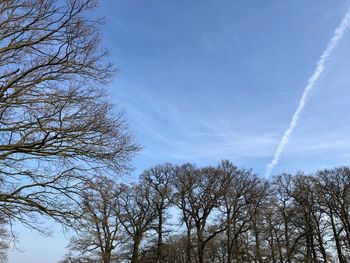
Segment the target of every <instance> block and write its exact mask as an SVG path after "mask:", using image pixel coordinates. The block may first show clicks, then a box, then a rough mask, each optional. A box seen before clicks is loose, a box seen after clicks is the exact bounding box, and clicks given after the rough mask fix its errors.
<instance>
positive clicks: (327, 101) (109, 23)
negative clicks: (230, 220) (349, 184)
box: [9, 0, 350, 263]
mask: <svg viewBox="0 0 350 263" xmlns="http://www.w3.org/2000/svg"><path fill="white" fill-rule="evenodd" d="M349 4H350V1H347V0H339V1H334V0H318V1H311V0H306V1H305V0H293V1H279V0H267V1H257V0H255V1H247V0H221V1H215V0H204V1H203V0H192V1H184V0H176V1H175V0H173V1H170V0H149V1H135V0H131V1H130V0H115V1H111V0H109V1H108V0H105V1H101V2H100V5H99V7H98V9H97V11H96V16H104V17H106V24H105V25H104V26H103V27H102V34H101V38H102V45H103V46H104V47H106V48H108V49H109V50H110V57H109V60H110V61H111V62H113V64H114V65H115V66H116V67H117V68H118V72H117V74H116V76H115V77H114V79H113V82H112V83H111V84H109V85H108V86H107V87H106V89H107V91H108V92H109V93H110V94H111V101H113V102H114V103H116V104H118V105H119V107H121V108H123V109H124V110H125V112H126V117H127V120H128V122H129V123H130V128H131V131H132V133H134V134H135V138H136V141H137V142H138V143H139V144H140V145H142V146H143V148H144V149H143V151H142V152H140V153H139V154H138V155H137V156H136V157H135V159H134V161H133V162H132V164H133V166H134V167H135V170H134V172H133V174H132V175H131V178H136V177H137V175H138V174H139V173H140V172H141V171H142V170H144V169H146V168H149V167H151V166H153V165H156V164H159V163H163V162H172V163H183V162H194V163H196V164H198V165H199V166H202V165H209V164H216V163H217V162H219V161H220V160H221V159H229V160H231V161H233V163H235V164H236V165H237V166H240V167H246V168H252V169H253V171H255V172H257V173H259V174H261V175H263V174H264V171H265V169H266V166H267V164H268V163H269V162H270V161H271V159H272V158H273V155H274V153H275V150H276V148H277V146H278V143H279V141H280V139H281V137H282V135H283V133H284V131H285V129H286V128H287V127H288V124H289V122H290V119H291V117H292V115H293V113H294V111H295V109H296V107H297V104H298V101H299V99H300V96H301V94H302V92H303V89H304V87H305V85H306V81H307V79H308V78H309V76H310V75H311V74H312V72H313V70H314V69H315V66H316V62H317V61H318V59H319V56H320V55H321V53H322V52H323V50H324V49H325V47H326V45H327V43H328V42H329V40H330V38H331V37H332V35H333V33H334V29H335V28H336V27H337V26H338V24H339V23H340V21H341V19H342V18H343V16H344V15H345V13H346V11H347V8H348V5H349ZM349 105H350V31H348V32H346V33H345V35H344V38H343V39H342V40H341V42H340V43H339V46H338V47H337V48H336V49H335V50H334V53H333V54H332V56H331V57H330V60H329V61H328V62H327V68H326V70H325V72H324V74H323V75H322V76H321V78H320V79H319V81H318V82H317V84H316V86H315V89H314V90H313V91H312V92H311V94H310V97H309V100H308V102H307V105H306V107H305V109H304V111H303V112H302V114H301V117H300V120H299V122H298V124H297V126H296V128H295V130H294V132H293V134H292V136H291V139H290V141H289V143H288V145H287V146H286V148H285V151H284V152H283V154H282V156H281V159H280V162H279V164H278V165H277V166H276V167H275V168H274V170H273V172H272V174H278V173H281V172H291V173H293V172H296V171H298V170H302V171H305V172H312V171H314V170H316V169H321V168H330V167H334V166H341V165H349V164H350V151H349V149H350V137H349V134H350V114H349ZM47 224H48V225H50V222H48V223H47ZM52 228H53V230H54V232H55V233H54V234H53V236H52V237H49V238H44V237H40V236H39V235H38V234H37V233H35V232H31V231H29V230H26V229H24V228H23V227H18V230H17V233H18V235H19V240H20V244H19V247H20V249H22V250H24V251H23V252H18V251H12V252H11V254H10V260H9V263H41V262H42V263H56V262H57V261H58V260H60V259H62V257H63V256H64V254H65V252H66V251H65V246H66V245H67V244H68V240H67V238H65V237H64V236H63V235H62V234H60V228H59V227H57V226H53V227H52Z"/></svg>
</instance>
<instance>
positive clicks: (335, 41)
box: [265, 6, 350, 176]
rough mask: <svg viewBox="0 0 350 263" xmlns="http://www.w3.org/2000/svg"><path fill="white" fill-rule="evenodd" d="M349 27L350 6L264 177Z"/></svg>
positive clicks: (317, 67) (278, 154) (270, 170)
mask: <svg viewBox="0 0 350 263" xmlns="http://www.w3.org/2000/svg"><path fill="white" fill-rule="evenodd" d="M349 25H350V6H349V8H348V11H347V13H346V14H345V16H344V18H343V20H342V22H341V24H340V25H339V26H338V27H337V28H336V30H335V31H334V35H333V37H332V39H331V40H330V42H329V43H328V45H327V48H326V49H325V51H324V52H323V53H322V55H321V56H320V59H319V60H318V62H317V65H316V69H315V71H314V72H313V74H312V75H311V77H310V78H309V79H308V81H307V85H306V87H305V89H304V91H303V94H302V96H301V98H300V101H299V104H298V107H297V109H296V111H295V112H294V114H293V117H292V119H291V122H290V123H289V126H288V129H287V130H286V131H285V133H284V135H283V137H282V139H281V141H280V143H279V145H278V147H277V150H276V152H275V155H274V157H273V159H272V161H271V162H270V163H269V164H268V165H267V169H266V173H265V175H266V176H269V175H270V174H271V172H272V169H273V168H274V167H275V166H276V165H277V164H278V162H279V160H280V157H281V154H282V153H283V151H284V149H285V147H286V145H287V144H288V142H289V138H290V136H291V134H292V132H293V130H294V128H295V126H296V125H297V122H298V120H299V117H300V114H301V113H302V111H303V109H304V107H305V104H306V102H307V99H308V96H309V93H310V91H311V90H312V89H313V88H314V87H315V84H316V82H317V80H318V79H319V78H320V76H321V75H322V73H323V72H324V70H325V69H326V62H327V60H328V59H329V57H330V56H331V54H332V52H333V50H334V49H335V48H336V47H337V45H338V44H339V42H340V40H341V39H342V37H343V35H344V33H345V31H346V29H347V28H348V27H349Z"/></svg>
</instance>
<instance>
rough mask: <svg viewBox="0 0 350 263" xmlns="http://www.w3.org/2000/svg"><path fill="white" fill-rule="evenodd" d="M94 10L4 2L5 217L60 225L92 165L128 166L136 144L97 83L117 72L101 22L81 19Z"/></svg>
mask: <svg viewBox="0 0 350 263" xmlns="http://www.w3.org/2000/svg"><path fill="white" fill-rule="evenodd" d="M94 6H95V1H90V0H63V1H54V0H16V1H15V0H9V1H0V133H1V135H0V179H1V190H0V211H1V213H3V214H4V215H6V217H8V218H9V219H10V220H20V221H22V222H23V223H25V224H27V225H29V226H32V227H35V225H34V224H33V222H34V221H35V218H34V217H35V216H36V215H38V214H41V215H47V216H50V217H53V218H55V219H57V220H59V221H61V222H62V221H66V219H68V218H70V217H69V216H70V214H71V211H72V209H70V208H72V207H73V206H74V205H75V200H74V199H75V195H76V194H78V193H79V187H80V186H83V185H84V183H85V182H84V180H85V179H86V178H87V177H89V174H90V171H93V172H94V169H96V168H108V169H112V170H114V171H120V170H121V169H125V168H126V167H128V161H129V159H130V158H131V156H132V154H133V153H134V152H135V151H137V150H138V147H137V146H136V145H135V144H134V143H133V142H132V141H133V138H132V136H131V135H130V134H129V132H128V129H127V125H126V124H125V121H124V119H123V116H122V114H121V113H120V112H119V113H118V112H115V111H114V107H113V105H111V104H110V103H109V102H108V100H107V98H106V96H105V95H104V91H103V89H102V84H105V83H107V82H108V81H109V80H110V77H111V75H112V73H113V69H112V67H111V65H110V64H105V63H104V62H103V60H104V59H103V58H104V56H105V55H106V52H105V51H103V50H102V49H100V48H99V36H98V32H99V30H98V26H99V20H94V19H92V18H91V17H89V18H88V17H87V16H86V15H85V14H86V12H87V11H88V10H90V9H91V8H93V7H94ZM92 174H94V173H92ZM38 229H39V230H40V227H39V226H38Z"/></svg>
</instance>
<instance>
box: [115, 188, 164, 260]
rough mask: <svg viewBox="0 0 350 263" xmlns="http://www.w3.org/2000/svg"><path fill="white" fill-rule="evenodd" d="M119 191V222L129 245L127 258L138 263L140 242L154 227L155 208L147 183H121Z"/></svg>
mask: <svg viewBox="0 0 350 263" xmlns="http://www.w3.org/2000/svg"><path fill="white" fill-rule="evenodd" d="M120 191H121V193H120V197H119V206H120V209H121V212H120V222H121V224H122V226H123V228H124V231H125V235H126V237H127V238H128V239H129V243H130V246H131V249H130V251H128V252H127V254H128V255H130V257H128V258H130V260H131V261H130V262H131V263H138V262H139V257H140V249H141V242H142V241H143V240H144V239H145V237H146V234H148V233H149V231H151V230H153V229H154V221H155V219H156V218H157V210H156V209H155V203H154V201H153V196H152V191H151V188H150V186H149V185H144V184H134V185H132V186H127V185H121V186H120Z"/></svg>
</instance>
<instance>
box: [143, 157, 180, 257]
mask: <svg viewBox="0 0 350 263" xmlns="http://www.w3.org/2000/svg"><path fill="white" fill-rule="evenodd" d="M173 177H174V168H173V166H172V165H171V164H164V165H158V166H155V167H153V168H151V169H149V170H146V171H144V172H143V173H142V175H141V183H143V182H145V183H146V184H148V185H149V186H150V187H151V189H152V191H153V192H154V193H153V194H152V196H153V202H154V205H155V209H156V212H157V223H156V228H155V229H156V232H157V235H158V236H157V258H156V262H158V263H161V262H163V260H164V253H163V239H164V233H165V229H164V226H165V223H166V214H165V213H166V210H167V209H168V208H169V207H170V205H171V203H170V194H171V191H172V189H171V180H172V178H173Z"/></svg>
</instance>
